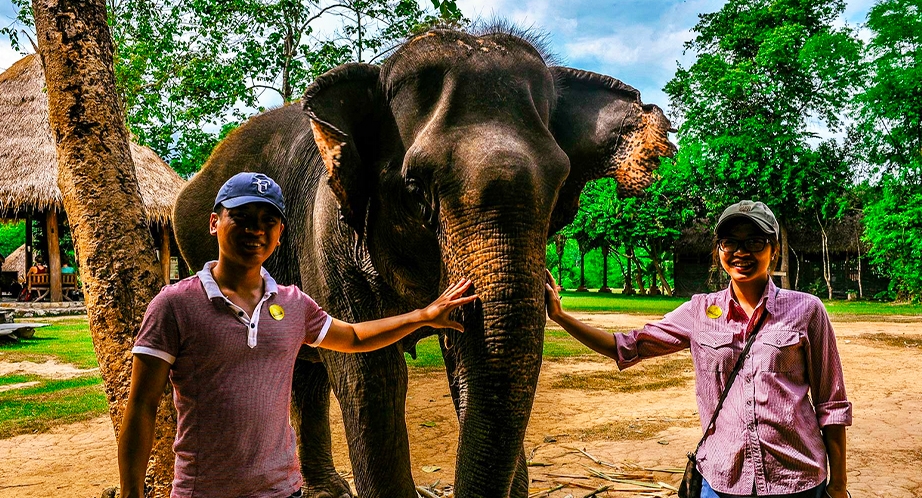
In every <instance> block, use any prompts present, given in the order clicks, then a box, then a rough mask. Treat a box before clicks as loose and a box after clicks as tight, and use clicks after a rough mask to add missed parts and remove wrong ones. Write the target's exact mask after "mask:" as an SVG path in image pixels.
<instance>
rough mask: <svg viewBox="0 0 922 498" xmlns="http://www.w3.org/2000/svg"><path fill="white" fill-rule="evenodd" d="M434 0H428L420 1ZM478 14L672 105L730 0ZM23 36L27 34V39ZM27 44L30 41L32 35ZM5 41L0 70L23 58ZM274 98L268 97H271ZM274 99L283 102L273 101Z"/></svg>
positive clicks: (588, 0) (4, 1) (520, 5)
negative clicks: (707, 21) (673, 92)
mask: <svg viewBox="0 0 922 498" xmlns="http://www.w3.org/2000/svg"><path fill="white" fill-rule="evenodd" d="M420 1H421V2H422V3H424V4H425V5H431V4H430V3H429V0H420ZM457 3H458V6H459V7H460V8H461V11H462V12H463V13H464V14H465V15H466V16H467V17H469V18H471V19H478V18H480V19H492V18H504V19H507V20H510V21H513V22H514V23H516V24H517V25H519V26H523V27H534V28H537V29H539V30H543V31H544V32H546V33H547V34H548V41H549V48H550V50H551V51H552V52H553V53H554V54H556V55H557V56H558V58H559V59H560V61H561V62H562V63H563V64H564V65H567V66H570V67H575V68H579V69H585V70H589V71H594V72H597V73H603V74H608V75H611V76H614V77H615V78H618V79H620V80H622V81H624V82H625V83H627V84H629V85H631V86H634V87H635V88H637V89H638V90H640V92H641V96H642V98H643V100H644V102H646V103H654V104H658V105H660V106H661V107H663V108H668V105H669V101H668V99H667V98H666V95H665V94H664V93H663V91H662V89H663V86H664V85H665V84H666V82H667V81H669V79H671V78H672V76H673V74H674V73H675V69H676V65H677V63H678V62H681V63H682V64H683V65H685V66H688V65H689V64H690V62H691V61H692V58H691V54H683V50H682V44H683V43H684V42H686V41H688V40H689V39H691V38H692V32H691V29H692V28H693V27H694V26H695V24H696V23H697V21H698V14H699V13H704V12H713V11H716V10H718V9H720V7H721V6H722V5H723V4H724V3H725V2H724V1H723V0H605V1H599V0H568V1H561V0H457ZM873 3H874V0H848V3H847V5H848V7H847V9H846V12H845V15H844V16H843V19H842V23H847V24H849V25H851V26H854V27H858V26H859V25H860V24H861V23H862V22H864V20H865V16H866V15H867V12H868V9H869V8H870V7H871V6H872V5H873ZM13 16H14V10H13V6H12V3H11V2H10V0H0V25H2V26H6V25H8V24H9V23H10V21H11V19H12V17H13ZM23 41H25V39H24V38H23ZM26 44H28V42H27V41H26ZM20 57H21V56H20V54H18V53H16V52H15V51H13V50H12V49H11V48H10V46H9V42H8V41H7V40H2V41H0V69H6V68H7V67H9V66H10V65H11V64H12V63H13V62H15V61H16V60H17V59H19V58H20ZM267 98H268V96H267ZM265 104H267V105H273V104H277V103H275V102H272V101H271V100H269V101H267V102H265Z"/></svg>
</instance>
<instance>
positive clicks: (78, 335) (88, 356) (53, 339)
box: [0, 318, 97, 368]
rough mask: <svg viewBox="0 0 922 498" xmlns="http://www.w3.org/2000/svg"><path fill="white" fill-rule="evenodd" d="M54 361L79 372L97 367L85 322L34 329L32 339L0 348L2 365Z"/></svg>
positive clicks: (70, 320) (75, 320)
mask: <svg viewBox="0 0 922 498" xmlns="http://www.w3.org/2000/svg"><path fill="white" fill-rule="evenodd" d="M34 321H38V320H34ZM52 358H54V359H55V360H57V361H58V362H59V363H70V364H72V365H74V366H76V367H77V368H95V367H96V366H97V363H96V353H95V352H94V351H93V339H92V338H91V337H90V326H89V324H88V323H87V320H86V318H67V319H64V320H60V321H56V322H54V323H52V324H51V325H49V326H47V327H42V328H39V329H35V335H34V336H32V338H31V339H19V340H18V341H16V342H12V343H7V344H0V361H9V362H20V361H32V362H35V363H42V362H45V361H47V360H49V359H52Z"/></svg>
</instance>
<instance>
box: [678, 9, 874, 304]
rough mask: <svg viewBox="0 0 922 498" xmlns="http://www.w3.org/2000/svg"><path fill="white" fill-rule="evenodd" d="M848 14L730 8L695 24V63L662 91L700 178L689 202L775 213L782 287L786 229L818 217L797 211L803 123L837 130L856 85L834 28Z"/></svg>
mask: <svg viewBox="0 0 922 498" xmlns="http://www.w3.org/2000/svg"><path fill="white" fill-rule="evenodd" d="M844 8H845V3H844V1H843V0H733V1H730V2H728V3H727V4H726V5H724V7H723V8H722V9H721V10H720V11H718V12H715V13H710V14H702V15H700V16H699V17H700V21H699V22H698V24H697V25H696V26H695V28H694V31H695V32H696V33H697V36H696V38H695V39H694V40H692V41H690V42H688V43H686V44H685V48H686V50H691V51H694V52H695V53H696V54H697V59H696V61H695V62H694V64H692V66H691V67H689V68H687V69H686V68H684V67H682V66H681V65H680V66H679V68H678V70H677V72H676V76H675V77H674V78H673V79H672V80H671V81H669V83H667V85H666V88H665V91H666V93H667V94H668V95H669V97H670V100H671V103H672V108H673V110H674V112H675V113H676V115H677V117H678V118H679V119H678V120H679V121H682V123H681V126H680V127H679V153H678V156H677V158H676V161H677V162H678V163H679V164H680V165H681V166H682V167H683V168H687V169H688V170H690V171H692V172H693V173H694V176H693V178H696V180H695V181H694V182H692V183H690V184H689V185H688V188H689V194H691V195H692V196H696V197H700V198H701V199H702V200H703V201H704V203H705V207H706V211H707V213H708V214H709V215H710V216H711V217H713V218H716V215H717V214H719V212H720V210H722V209H723V208H724V207H726V206H727V205H728V204H730V203H732V202H736V201H738V200H740V199H745V198H748V199H753V200H761V201H763V202H765V203H766V204H768V205H769V206H770V207H772V208H773V210H774V211H775V214H776V215H777V216H778V218H779V222H780V224H781V231H782V233H781V236H782V237H781V239H782V251H781V254H782V261H781V271H782V272H784V275H785V276H784V277H783V278H782V285H783V286H784V287H786V288H790V281H789V279H788V277H787V269H788V260H789V258H788V251H787V245H786V244H787V237H786V227H787V225H788V224H789V223H792V222H793V221H795V220H798V219H803V218H806V217H809V218H812V217H813V214H814V212H813V211H812V210H801V209H800V208H799V206H801V204H802V201H803V200H804V199H805V198H806V197H807V196H808V195H810V194H809V192H807V190H808V189H809V186H810V185H811V183H812V182H813V181H814V180H815V179H816V178H817V173H816V171H815V166H816V165H815V164H814V160H815V158H816V157H817V156H816V154H815V150H814V149H813V147H812V146H811V142H813V141H815V138H816V137H815V136H814V134H813V133H811V132H810V130H809V129H808V121H809V120H819V121H820V122H822V123H823V124H825V125H826V126H827V127H828V128H829V129H830V130H833V131H835V130H838V129H839V127H840V125H841V119H842V115H841V114H842V112H843V110H844V109H845V108H846V107H847V106H848V104H849V98H850V97H851V96H852V95H853V94H854V92H855V91H856V89H857V88H858V85H859V84H860V82H861V79H862V74H863V66H862V64H861V63H860V59H861V43H860V42H859V41H858V40H857V38H856V36H855V34H854V33H853V31H852V30H851V29H850V28H848V27H841V28H835V27H834V23H835V21H836V19H837V18H838V16H839V15H840V14H841V13H842V12H843V10H844Z"/></svg>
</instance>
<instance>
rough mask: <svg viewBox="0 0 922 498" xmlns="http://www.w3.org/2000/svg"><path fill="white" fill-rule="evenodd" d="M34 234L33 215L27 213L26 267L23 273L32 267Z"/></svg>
mask: <svg viewBox="0 0 922 498" xmlns="http://www.w3.org/2000/svg"><path fill="white" fill-rule="evenodd" d="M33 238H34V237H33V236H32V215H31V214H30V213H26V267H25V268H24V269H23V275H25V274H26V273H28V271H29V268H32V261H33V259H32V258H33V257H32V244H34V243H35V241H34V240H33Z"/></svg>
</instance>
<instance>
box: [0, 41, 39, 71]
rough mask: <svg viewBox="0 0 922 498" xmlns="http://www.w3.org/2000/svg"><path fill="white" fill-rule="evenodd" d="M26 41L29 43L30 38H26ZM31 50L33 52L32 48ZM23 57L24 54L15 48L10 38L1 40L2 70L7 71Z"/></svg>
mask: <svg viewBox="0 0 922 498" xmlns="http://www.w3.org/2000/svg"><path fill="white" fill-rule="evenodd" d="M26 43H28V40H26ZM29 48H31V46H30V47H29ZM29 52H30V53H31V52H32V50H29ZM23 57H24V55H22V54H20V53H19V51H18V50H13V47H11V46H10V41H9V40H8V39H5V38H4V39H3V40H0V71H6V70H7V69H9V67H10V66H12V65H13V63H14V62H16V61H18V60H19V59H22V58H23Z"/></svg>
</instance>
